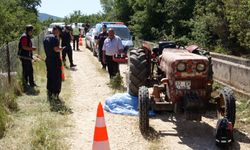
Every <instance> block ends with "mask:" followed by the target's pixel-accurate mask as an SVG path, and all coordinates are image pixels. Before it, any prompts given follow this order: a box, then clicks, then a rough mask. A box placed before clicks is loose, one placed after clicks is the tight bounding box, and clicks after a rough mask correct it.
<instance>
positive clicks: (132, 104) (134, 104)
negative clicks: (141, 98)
mask: <svg viewBox="0 0 250 150" xmlns="http://www.w3.org/2000/svg"><path fill="white" fill-rule="evenodd" d="M104 110H106V111H107V112H110V113H113V114H122V115H130V116H137V115H138V97H135V96H131V95H130V94H128V93H122V94H121V93H119V94H115V95H113V96H111V97H109V98H107V99H106V101H105V105H104ZM149 115H150V116H154V115H155V113H153V112H149Z"/></svg>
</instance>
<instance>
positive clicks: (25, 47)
mask: <svg viewBox="0 0 250 150" xmlns="http://www.w3.org/2000/svg"><path fill="white" fill-rule="evenodd" d="M32 35H33V26H32V25H27V26H26V32H25V33H23V35H22V36H21V38H20V41H19V45H18V47H19V50H18V56H19V58H20V60H21V62H22V68H23V72H22V75H23V86H24V88H26V87H27V86H28V83H29V85H30V86H31V87H34V86H36V84H35V82H34V75H33V66H32V60H33V58H32V55H33V51H35V50H36V48H33V47H32V41H31V38H32Z"/></svg>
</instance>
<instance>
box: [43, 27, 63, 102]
mask: <svg viewBox="0 0 250 150" xmlns="http://www.w3.org/2000/svg"><path fill="white" fill-rule="evenodd" d="M61 32H62V29H61V27H59V26H55V27H54V28H53V30H52V34H49V35H47V36H46V37H45V39H44V41H43V43H44V49H45V54H46V60H45V62H46V67H47V94H48V100H49V102H54V101H57V102H58V101H60V99H59V94H60V92H61V85H62V78H61V74H62V70H61V67H62V62H61V58H60V52H61V51H62V50H63V48H60V47H59V37H60V34H61Z"/></svg>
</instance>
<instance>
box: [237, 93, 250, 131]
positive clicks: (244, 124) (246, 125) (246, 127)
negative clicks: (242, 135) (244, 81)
mask: <svg viewBox="0 0 250 150" xmlns="http://www.w3.org/2000/svg"><path fill="white" fill-rule="evenodd" d="M236 119H237V123H236V128H239V129H241V130H243V131H245V132H247V133H250V98H248V97H244V96H239V95H237V102H236Z"/></svg>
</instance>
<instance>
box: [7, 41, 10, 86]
mask: <svg viewBox="0 0 250 150" xmlns="http://www.w3.org/2000/svg"><path fill="white" fill-rule="evenodd" d="M6 54H7V58H6V59H7V67H8V82H9V84H11V77H10V71H11V70H10V51H9V43H8V42H7V48H6Z"/></svg>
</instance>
